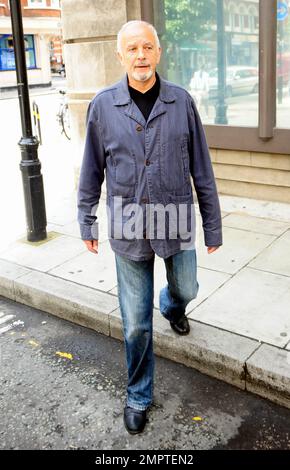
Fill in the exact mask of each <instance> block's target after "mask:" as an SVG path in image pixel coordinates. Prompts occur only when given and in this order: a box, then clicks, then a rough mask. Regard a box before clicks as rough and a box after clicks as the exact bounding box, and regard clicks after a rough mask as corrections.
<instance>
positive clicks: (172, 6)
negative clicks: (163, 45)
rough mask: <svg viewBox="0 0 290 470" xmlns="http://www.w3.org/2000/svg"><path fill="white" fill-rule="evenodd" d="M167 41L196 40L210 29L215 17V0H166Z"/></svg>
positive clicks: (178, 42)
mask: <svg viewBox="0 0 290 470" xmlns="http://www.w3.org/2000/svg"><path fill="white" fill-rule="evenodd" d="M164 8H165V18H166V29H165V36H164V39H165V40H166V41H167V43H171V44H175V45H176V44H177V45H181V44H182V43H184V42H185V41H188V40H191V41H196V40H197V39H199V38H200V37H202V35H203V34H204V33H205V32H207V31H209V30H210V28H211V25H212V23H213V20H214V19H215V0H165V1H164Z"/></svg>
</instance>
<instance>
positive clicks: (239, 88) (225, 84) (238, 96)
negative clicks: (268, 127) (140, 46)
mask: <svg viewBox="0 0 290 470" xmlns="http://www.w3.org/2000/svg"><path fill="white" fill-rule="evenodd" d="M154 7H155V12H154V13H155V18H156V27H157V29H158V32H159V34H160V33H161V34H160V37H161V43H162V47H163V55H164V57H163V60H162V63H161V67H160V73H161V74H162V75H163V76H165V77H167V79H168V80H171V81H173V82H176V83H179V84H181V85H182V86H183V87H184V88H186V89H187V90H188V91H189V93H191V95H192V96H193V98H194V100H195V102H196V104H197V107H198V109H199V111H200V115H201V118H202V120H203V122H204V123H205V124H214V123H217V124H219V123H220V124H225V123H228V124H230V125H239V126H242V125H245V126H257V124H258V40H259V38H258V33H259V29H258V28H259V19H258V17H259V1H258V0H243V1H233V0H223V1H221V0H203V1H202V0H182V1H179V0H163V1H160V0H158V1H157V0H156V1H155V2H154ZM218 8H223V15H222V21H221V20H220V19H219V16H220V15H219V13H220V10H219V11H218ZM221 23H222V24H221ZM221 28H222V30H221ZM219 31H221V35H220V36H219V40H218V32H219ZM221 48H222V51H221ZM221 53H222V54H221ZM223 53H224V60H221V56H222V55H223ZM221 67H222V68H223V70H220V69H221ZM219 70H220V72H222V73H220V74H219V73H218V71H219ZM223 75H224V80H222V79H221V77H222V76H223ZM221 87H222V88H223V89H222V90H221Z"/></svg>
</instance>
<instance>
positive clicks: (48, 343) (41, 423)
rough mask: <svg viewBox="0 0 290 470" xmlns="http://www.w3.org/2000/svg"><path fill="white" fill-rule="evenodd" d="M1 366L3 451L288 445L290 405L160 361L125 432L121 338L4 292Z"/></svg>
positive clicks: (0, 438) (0, 306)
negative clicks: (145, 402) (150, 392)
mask: <svg viewBox="0 0 290 470" xmlns="http://www.w3.org/2000/svg"><path fill="white" fill-rule="evenodd" d="M0 367H1V389H0V415H1V418H0V448H1V449H91V450H92V449H94V450H108V449H114V450H120V449H124V450H127V449H138V450H145V449H147V450H153V449H154V450H177V449H178V450H181V449H184V450H199V449H260V450H261V449H290V425H289V423H290V410H287V409H285V408H282V407H280V406H277V405H275V404H272V403H270V402H268V401H266V400H263V399H260V398H259V397H256V396H254V395H251V394H249V393H247V392H244V391H240V390H238V389H236V388H234V387H232V386H230V385H227V384H225V383H223V382H221V381H218V380H215V379H212V378H210V377H207V376H206V375H203V374H200V373H199V372H197V371H195V370H193V369H189V368H187V367H184V366H182V365H180V364H175V363H173V362H170V361H168V360H165V359H162V358H157V359H156V373H155V402H154V405H153V406H152V407H151V409H150V411H149V412H148V424H147V426H146V429H145V432H144V433H143V434H140V435H138V436H131V435H129V434H128V433H127V431H126V430H125V429H124V426H123V405H124V401H125V395H126V377H127V375H126V368H125V362H124V347H123V343H121V342H119V341H116V340H114V339H112V338H108V337H105V336H102V335H99V334H97V333H95V332H94V331H92V330H88V329H86V328H82V327H79V326H76V325H74V324H72V323H70V322H67V321H63V320H60V319H59V318H56V317H53V316H51V315H49V314H46V313H43V312H41V311H39V310H35V309H33V308H29V307H26V306H24V305H21V304H18V303H15V302H13V301H9V300H6V299H4V298H2V297H0ZM193 418H195V419H193Z"/></svg>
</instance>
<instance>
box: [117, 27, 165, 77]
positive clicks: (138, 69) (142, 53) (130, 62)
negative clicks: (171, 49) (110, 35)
mask: <svg viewBox="0 0 290 470" xmlns="http://www.w3.org/2000/svg"><path fill="white" fill-rule="evenodd" d="M121 50H122V53H121V54H120V53H119V52H118V57H119V59H120V62H121V64H122V65H123V67H124V68H125V70H126V72H127V74H128V77H129V81H131V82H132V81H138V82H146V81H148V80H150V78H151V77H152V76H153V75H154V74H155V70H156V65H157V64H159V60H160V55H161V49H160V48H159V47H158V46H157V44H156V40H155V36H154V34H153V32H152V31H151V30H150V28H148V27H147V26H146V25H134V26H131V27H128V28H127V30H125V32H124V33H123V35H122V41H121Z"/></svg>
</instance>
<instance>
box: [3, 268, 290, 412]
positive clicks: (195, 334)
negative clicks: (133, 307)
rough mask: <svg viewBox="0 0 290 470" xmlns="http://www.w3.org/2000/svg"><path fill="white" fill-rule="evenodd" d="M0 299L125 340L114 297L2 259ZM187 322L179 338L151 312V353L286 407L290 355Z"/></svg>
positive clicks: (288, 404) (289, 395) (289, 400)
mask: <svg viewBox="0 0 290 470" xmlns="http://www.w3.org/2000/svg"><path fill="white" fill-rule="evenodd" d="M0 295H2V296H3V297H7V298H9V299H12V300H14V301H16V302H19V303H22V304H25V305H28V306H31V307H34V308H38V309H40V310H43V311H45V312H48V313H50V314H52V315H55V316H57V317H59V318H62V319H65V320H68V321H71V322H73V323H76V324H78V325H81V326H84V327H87V328H90V329H93V330H95V331H97V332H98V333H101V334H104V335H107V336H111V337H112V338H115V339H119V340H121V341H123V332H122V321H121V315H120V310H119V304H118V299H117V297H116V296H115V295H113V294H110V293H106V292H103V291H98V290H96V289H93V288H90V287H86V286H82V285H80V284H76V283H74V282H71V281H68V280H65V279H62V278H58V277H56V276H53V275H51V274H47V273H43V272H40V271H36V270H32V269H28V268H25V267H22V266H19V265H17V264H15V263H12V262H8V261H5V260H1V259H0ZM190 322H191V331H190V334H189V335H188V336H182V337H181V336H177V335H176V334H175V333H174V332H173V331H172V329H171V328H170V326H169V323H168V321H167V320H165V318H163V317H162V315H161V314H160V312H159V310H158V309H154V316H153V331H154V333H153V341H154V352H155V354H156V355H158V356H161V357H164V358H166V359H170V360H172V361H174V362H178V363H180V364H184V365H185V366H187V367H191V368H194V369H196V370H198V371H200V372H202V373H205V374H207V375H209V376H211V377H214V378H216V379H219V380H222V381H224V382H227V383H228V384H231V385H234V386H235V387H238V388H240V389H242V390H246V391H249V392H251V393H254V394H256V395H259V396H261V397H263V398H267V399H268V400H270V401H272V402H274V403H277V404H279V405H282V406H285V407H287V408H290V350H286V349H281V348H278V347H276V346H272V345H269V344H265V343H261V342H259V341H257V340H254V339H251V338H247V337H245V336H241V335H238V334H236V333H231V332H229V331H225V330H221V329H219V328H216V327H213V326H210V325H206V324H203V323H200V322H197V321H194V320H191V319H190Z"/></svg>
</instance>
